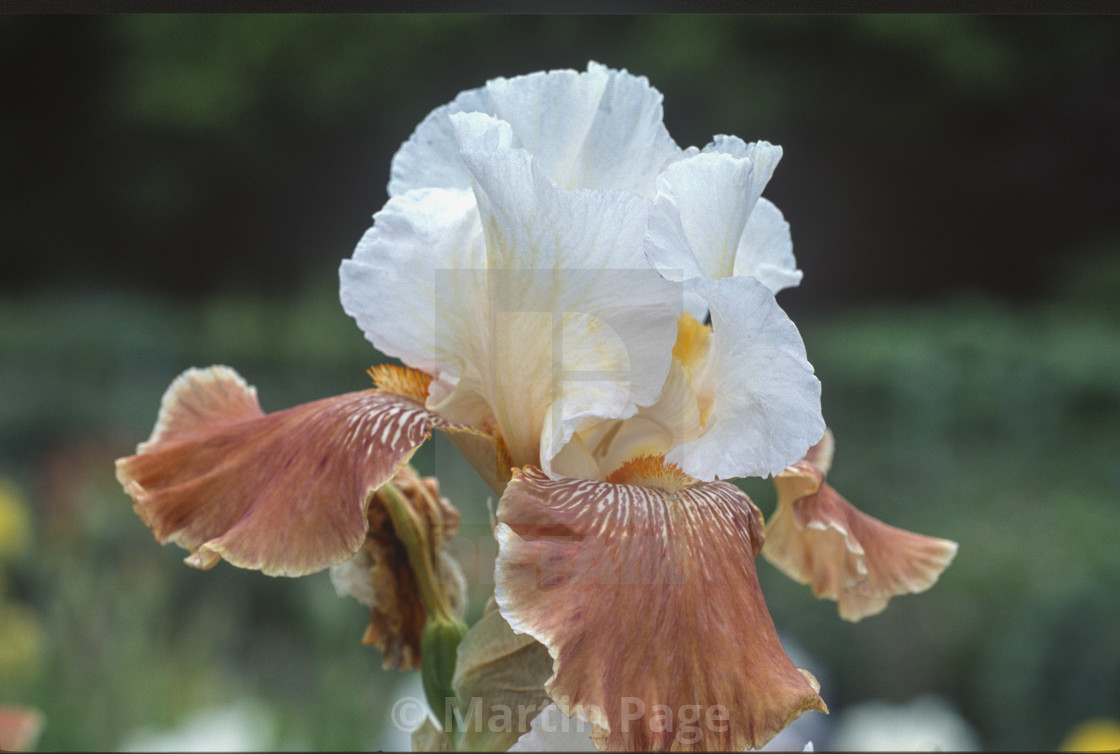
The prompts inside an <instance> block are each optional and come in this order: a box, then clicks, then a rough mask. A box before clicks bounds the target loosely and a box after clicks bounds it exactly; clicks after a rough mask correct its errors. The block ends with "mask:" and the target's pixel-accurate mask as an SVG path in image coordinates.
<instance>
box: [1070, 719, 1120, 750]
mask: <svg viewBox="0 0 1120 754" xmlns="http://www.w3.org/2000/svg"><path fill="white" fill-rule="evenodd" d="M1058 749H1059V751H1120V721H1118V720H1115V719H1113V718H1108V717H1095V718H1092V719H1091V720H1085V721H1084V722H1081V723H1078V724H1077V725H1076V726H1074V728H1073V730H1071V731H1070V732H1069V734H1068V735H1067V736H1066V737H1065V740H1064V741H1062V745H1061V746H1060V747H1058Z"/></svg>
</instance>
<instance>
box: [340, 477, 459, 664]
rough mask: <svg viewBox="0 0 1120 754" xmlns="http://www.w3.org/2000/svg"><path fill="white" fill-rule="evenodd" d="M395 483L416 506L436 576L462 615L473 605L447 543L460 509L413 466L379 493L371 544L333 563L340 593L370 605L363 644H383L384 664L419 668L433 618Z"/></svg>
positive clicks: (368, 539) (368, 541)
mask: <svg viewBox="0 0 1120 754" xmlns="http://www.w3.org/2000/svg"><path fill="white" fill-rule="evenodd" d="M392 489H395V490H396V492H397V493H399V495H400V496H401V497H403V498H404V499H405V500H407V501H408V504H409V505H408V507H409V508H410V509H411V510H412V511H414V512H415V514H416V518H417V523H418V524H419V528H420V529H421V531H423V532H424V535H425V537H426V539H427V540H428V541H429V542H431V543H433V544H431V545H428V546H427V550H428V551H429V552H430V555H431V558H432V560H433V561H434V562H433V564H432V576H433V577H434V578H435V580H436V581H437V583H439V584H441V585H443V591H444V593H445V594H446V597H447V599H448V601H449V602H450V608H451V610H452V612H454V613H455V614H456V615H458V616H462V615H463V614H464V613H465V612H466V608H467V586H466V581H465V579H464V578H463V572H462V570H461V569H460V568H459V565H458V563H457V562H456V561H455V559H454V558H452V557H451V556H450V554H449V553H448V551H447V549H448V548H447V544H448V542H449V541H450V539H451V538H452V537H454V536H455V532H456V530H457V529H458V526H459V511H457V510H456V509H455V508H454V507H452V505H451V502H450V501H449V500H448V499H447V498H445V497H443V496H442V495H440V494H439V481H438V480H436V479H435V477H424V478H420V477H419V476H418V475H417V474H416V472H415V471H414V470H413V469H412V468H411V467H409V466H405V467H403V468H402V469H401V470H400V471H398V472H397V474H396V476H394V477H393V480H392V487H391V488H390V487H382V488H381V489H379V490H378V491H377V492H376V493H374V501H375V503H376V504H371V505H370V506H369V510H368V511H367V513H366V516H367V518H368V519H369V531H368V532H367V533H366V541H365V544H363V545H362V549H360V550H358V552H357V553H355V554H354V556H353V557H352V558H350V559H349V560H347V561H346V562H345V563H341V564H339V565H336V566H332V567H331V581H332V582H333V583H334V586H335V589H336V590H337V591H338V593H339V595H349V596H352V597H354V598H355V599H357V600H358V601H359V602H361V603H362V604H363V605H366V606H368V607H369V608H370V622H369V627H368V628H367V629H366V633H365V635H364V636H363V637H362V643H363V644H369V645H371V646H374V647H377V648H378V649H379V650H381V657H382V665H383V666H384V667H385V668H386V669H388V668H394V669H396V670H419V669H420V667H421V655H420V643H421V642H420V638H421V632H422V630H423V628H424V622H425V620H426V618H427V611H426V610H425V608H424V604H423V601H422V600H421V599H419V595H420V593H421V584H420V583H418V579H417V574H416V573H415V572H414V570H413V568H412V566H411V563H410V559H409V552H408V549H407V548H406V547H405V545H404V543H403V542H402V541H401V537H400V535H399V534H398V532H397V526H396V525H394V521H393V516H392V514H391V513H390V511H392V510H393V505H394V501H393V500H389V499H386V498H387V497H388V496H390V495H391V494H393V493H392V492H391V490H392Z"/></svg>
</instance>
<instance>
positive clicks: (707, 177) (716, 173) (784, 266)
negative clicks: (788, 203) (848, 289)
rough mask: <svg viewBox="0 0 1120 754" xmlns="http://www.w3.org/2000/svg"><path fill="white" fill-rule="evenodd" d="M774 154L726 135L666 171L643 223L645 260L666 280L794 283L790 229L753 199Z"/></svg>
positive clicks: (774, 286)
mask: <svg viewBox="0 0 1120 754" xmlns="http://www.w3.org/2000/svg"><path fill="white" fill-rule="evenodd" d="M781 155H782V150H781V148H780V147H775V146H773V145H771V144H769V143H767V142H757V143H752V144H744V143H743V141H742V140H741V139H737V138H735V137H726V136H725V137H717V140H716V141H715V142H713V144H711V145H709V146H708V147H707V148H705V150H704V151H703V152H701V153H700V154H696V155H693V156H690V157H688V158H687V159H683V160H681V161H679V162H676V163H673V164H672V165H669V166H668V167H667V168H666V169H665V171H664V172H663V173H662V175H661V177H660V178H659V180H658V187H659V192H658V195H657V198H656V200H655V205H654V210H653V213H652V215H651V217H650V227H649V232H648V239H647V248H646V253H647V255H648V257H649V259H650V262H651V263H652V264H654V265H655V266H656V267H658V268H659V269H661V270H662V274H664V275H665V276H666V277H667V278H669V279H672V280H687V279H690V278H694V277H704V278H707V279H709V280H718V279H720V278H726V277H731V276H752V277H756V278H758V279H759V280H761V281H762V282H763V283H764V284H765V285H766V286H767V287H768V288H770V290H771V291H773V292H775V293H776V292H777V291H779V290H781V289H782V288H787V287H790V286H791V285H796V284H797V283H798V282H800V280H801V272H800V271H799V270H797V269H796V263H795V261H794V258H793V244H792V242H791V241H790V236H789V225H788V224H787V223H786V222H785V220H784V218H783V217H782V214H781V212H779V211H778V209H777V208H776V207H775V206H774V205H773V204H772V203H770V202H769V201H766V200H761V198H760V197H761V194H762V191H763V189H764V188H765V187H766V184H767V182H768V181H769V180H770V177H771V175H773V172H774V168H775V167H776V166H777V164H778V161H779V160H780V159H781ZM691 308H692V307H690V309H691Z"/></svg>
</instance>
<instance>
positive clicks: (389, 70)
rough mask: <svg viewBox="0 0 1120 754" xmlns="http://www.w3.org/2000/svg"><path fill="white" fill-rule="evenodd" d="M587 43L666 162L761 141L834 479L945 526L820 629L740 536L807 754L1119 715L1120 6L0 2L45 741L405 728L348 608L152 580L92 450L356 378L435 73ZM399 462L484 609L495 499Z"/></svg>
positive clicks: (14, 699)
mask: <svg viewBox="0 0 1120 754" xmlns="http://www.w3.org/2000/svg"><path fill="white" fill-rule="evenodd" d="M588 60H597V61H600V62H602V63H604V64H607V65H610V66H613V67H625V68H627V69H629V70H630V71H631V72H633V73H636V74H640V75H644V76H647V77H648V78H649V79H650V81H651V82H652V83H653V85H654V86H656V87H657V88H658V89H660V90H661V91H662V92H663V93H664V94H665V120H666V124H667V126H668V128H669V131H670V133H671V134H672V135H673V136H674V138H675V139H676V141H677V142H678V144H680V145H682V146H686V145H690V144H696V145H703V144H705V143H707V142H708V141H709V140H710V138H711V136H712V134H713V133H734V134H737V135H739V136H742V137H744V138H746V139H748V140H755V139H766V140H769V141H771V142H774V143H776V144H781V145H782V146H783V148H784V149H785V155H784V157H783V160H782V163H781V165H780V167H779V168H778V170H777V172H776V174H775V177H774V179H773V181H772V182H771V184H770V186H769V187H768V189H767V192H766V196H767V197H768V198H770V199H771V200H773V201H774V202H775V204H777V205H778V206H779V207H780V208H781V209H782V211H783V212H784V214H785V217H786V219H787V220H789V222H790V224H791V228H792V233H793V239H794V251H795V253H796V255H797V260H798V265H799V267H800V268H801V269H802V270H803V271H804V272H805V279H804V282H803V283H802V284H801V286H800V287H799V288H796V289H793V290H788V291H785V292H783V293H782V294H780V295H779V297H778V300H779V302H780V303H781V304H782V305H783V306H784V307H785V308H786V309H787V311H788V312H789V313H790V315H791V316H792V318H793V319H794V321H795V322H796V323H797V324H798V327H799V328H800V330H801V332H802V335H803V337H804V340H805V343H806V346H807V349H808V354H809V359H810V361H811V362H812V363H813V365H814V366H815V368H816V371H817V374H818V375H819V376H820V378H821V381H822V383H823V385H824V393H823V405H824V415H825V418H826V419H827V421H828V423H829V425H830V426H831V427H832V429H833V432H834V433H835V436H836V460H835V464H834V467H833V470H832V472H831V473H830V476H829V482H830V483H831V484H832V485H833V486H834V487H836V488H837V489H840V490H842V491H843V494H844V495H845V496H846V497H848V498H849V499H850V500H852V501H853V502H855V503H856V504H857V505H859V506H860V507H861V508H862V509H863V510H864V511H866V512H868V513H870V514H872V515H876V516H880V517H882V518H883V519H885V520H887V521H889V522H891V523H892V524H895V525H898V526H901V527H904V528H907V529H911V530H914V531H919V532H923V533H926V534H930V535H935V536H939V537H945V538H948V539H952V540H955V541H957V542H958V543H959V544H960V550H959V554H958V556H957V558H956V560H955V561H954V562H953V564H952V566H951V567H950V568H949V569H948V570H947V571H946V572H945V573H944V575H943V576H942V577H941V580H940V581H939V582H938V584H937V586H936V587H935V588H933V589H932V590H930V591H929V592H928V593H925V594H921V595H918V596H907V597H901V598H898V599H896V600H894V601H893V602H892V604H891V606H890V607H889V608H888V609H887V610H886V611H885V612H884V613H882V614H881V615H878V616H874V617H871V618H868V619H867V620H865V621H862V622H860V623H854V624H852V623H846V622H842V621H840V620H839V619H838V618H837V616H836V607H835V604H834V603H831V602H823V601H822V602H819V601H817V600H815V599H814V598H813V597H812V595H811V593H810V592H809V590H808V588H806V587H802V586H799V585H796V584H794V583H793V582H791V581H789V580H788V579H786V578H785V577H783V576H781V575H780V574H778V573H777V572H776V571H775V570H774V569H773V568H772V567H770V566H769V565H768V564H761V563H762V561H761V560H760V561H759V562H760V565H759V576H760V580H761V582H762V587H763V590H764V592H765V594H766V600H767V603H768V605H769V606H770V610H771V612H772V613H773V615H774V619H775V623H776V624H777V625H778V627H779V628H780V629H781V631H782V636H783V639H784V640H785V641H787V642H788V643H789V644H790V646H796V648H797V651H798V652H801V653H803V654H804V655H805V656H807V657H809V658H811V660H810V661H809V662H810V663H811V664H810V665H808V667H810V668H811V669H812V670H813V672H814V673H815V674H817V676H818V677H819V678H820V679H821V681H822V696H823V697H824V699H825V700H826V702H827V703H828V705H829V707H830V709H831V710H832V713H833V714H832V715H830V716H829V717H828V718H821V719H820V720H819V721H818V722H817V723H815V725H817V726H818V727H816V728H814V735H815V740H814V745H815V747H816V748H817V749H818V750H821V749H827V748H828V746H829V744H830V742H831V743H832V744H834V745H838V746H839V745H841V744H842V743H843V744H852V745H860V744H861V743H862V744H864V745H868V746H870V745H871V743H870V741H871V740H872V739H871V738H870V737H867V738H863V739H860V738H858V737H857V738H841V733H844V735H849V736H851V735H855V734H854V733H852V729H853V726H855V722H854V721H855V720H856V719H857V718H856V716H855V714H854V712H855V711H857V710H867V709H869V708H870V707H869V705H873V704H878V705H895V706H894V707H890V708H887V709H894V710H895V711H896V713H897V714H896V715H895V717H896V718H897V719H902V718H901V715H902V714H903V713H902V712H901V711H900V710H907V709H909V710H911V711H912V710H913V705H914V704H916V703H923V702H924V701H925V702H928V701H930V700H932V701H933V702H935V705H936V709H937V710H939V711H940V712H944V713H945V714H947V715H949V716H950V717H951V718H952V720H953V724H954V725H957V726H958V728H956V729H954V730H956V731H957V733H955V734H954V735H957V736H958V737H956V738H953V737H951V736H950V737H948V738H943V739H938V738H937V737H936V736H937V735H938V734H937V732H936V731H934V732H932V733H930V734H929V735H930V737H931V738H930V739H929V740H930V741H931V742H933V743H934V744H937V743H940V744H941V745H943V746H948V747H954V746H957V747H963V746H974V747H978V748H985V749H1053V748H1055V747H1058V746H1060V745H1062V744H1063V743H1068V742H1069V741H1070V740H1071V739H1070V736H1071V734H1072V733H1074V732H1075V731H1076V730H1077V729H1078V726H1080V725H1081V724H1083V723H1086V722H1089V721H1098V722H1099V725H1100V726H1103V727H1101V728H1098V730H1105V731H1107V725H1108V724H1109V723H1108V721H1112V723H1111V724H1113V725H1116V724H1120V547H1118V546H1117V544H1116V542H1117V540H1118V538H1120V306H1118V302H1120V212H1118V211H1117V207H1118V203H1120V149H1117V144H1116V134H1117V133H1120V19H1118V18H1115V17H1107V18H1092V17H1079V16H1062V17H1048V18H1038V17H1018V16H1005V17H982V16H959V17H957V16H953V17H943V16H916V17H912V16H853V17H830V16H790V17H770V16H742V17H713V16H650V17H609V16H602V17H580V16H532V17H510V16H497V15H494V16H489V15H488V16H473V15H455V16H426V15H413V16H376V15H370V16H366V15H355V16H337V17H336V16H289V15H277V16H238V15H221V16H212V17H210V16H177V15H151V16H91V17H85V16H82V17H51V16H44V17H32V16H6V17H0V68H2V69H3V70H4V74H3V81H4V85H3V86H4V94H3V102H4V103H5V104H4V106H3V110H2V115H0V124H2V128H3V131H2V133H3V139H0V176H2V178H0V180H2V188H3V201H2V202H0V705H24V706H30V707H35V708H37V709H39V710H40V711H41V712H42V714H43V716H44V719H45V726H44V727H43V729H42V732H41V735H40V737H39V739H38V748H40V749H43V750H60V749H68V750H120V749H128V748H136V749H149V748H157V747H159V746H163V745H166V746H171V747H173V748H181V749H200V748H206V747H207V746H212V745H217V746H226V747H230V748H244V749H258V750H260V749H271V748H279V749H340V750H341V749H347V750H353V749H357V750H367V749H374V748H400V747H407V746H408V743H409V739H408V735H407V733H406V732H403V731H399V730H397V729H396V728H395V727H394V726H393V725H392V724H391V721H390V719H389V715H390V709H391V707H392V704H393V702H394V701H395V700H396V699H398V698H399V697H401V696H402V695H405V694H411V695H413V696H417V695H419V693H420V692H419V681H418V679H417V678H415V677H412V676H409V675H403V674H394V673H391V672H389V671H384V670H382V669H381V659H380V657H379V656H378V653H377V652H376V650H373V649H370V648H368V647H363V646H362V645H361V644H360V643H359V640H360V638H361V636H362V632H363V631H364V629H365V626H366V623H367V620H368V612H367V609H366V608H364V607H362V606H361V605H360V604H358V603H357V602H356V601H354V600H352V599H349V598H347V599H340V598H339V597H338V596H337V595H336V593H335V591H334V589H333V587H332V585H331V583H330V579H329V577H328V575H327V573H325V572H324V573H320V574H317V575H314V576H311V577H307V578H301V579H294V580H293V579H282V578H269V577H265V576H262V575H261V574H259V573H254V572H248V571H241V570H238V569H236V568H233V567H231V566H229V565H227V564H221V565H219V566H218V567H217V568H215V569H214V570H212V571H207V572H203V571H197V570H194V569H191V568H189V567H187V566H185V565H183V564H182V562H181V559H182V558H183V557H184V556H185V555H186V553H185V552H184V551H182V550H180V549H178V548H176V547H174V546H169V547H160V546H158V545H157V544H156V543H155V542H154V541H153V539H152V535H151V532H150V531H149V530H148V529H147V528H146V527H145V526H144V524H143V523H142V522H141V521H140V519H139V518H138V517H137V516H136V514H135V513H134V512H133V510H132V505H131V501H130V500H129V498H128V497H127V496H126V495H125V494H124V493H123V492H122V490H121V488H120V486H119V484H118V483H117V481H116V479H115V478H114V471H113V461H114V459H116V458H118V457H120V456H124V455H128V454H130V453H132V452H133V451H134V449H135V446H136V444H137V443H138V442H140V441H142V440H144V439H146V438H147V436H148V434H149V432H150V431H151V428H152V424H153V423H154V420H155V417H156V413H157V411H158V407H159V402H160V397H161V395H162V393H163V391H164V389H165V388H166V387H167V385H168V384H169V383H170V382H171V380H172V379H174V377H175V376H176V375H178V374H179V373H180V372H181V371H183V370H184V369H185V368H187V367H190V366H207V365H210V364H229V365H232V366H234V367H235V368H236V369H237V370H238V371H239V372H240V373H241V374H243V375H244V376H245V377H246V379H247V380H248V381H249V382H250V383H252V384H255V385H256V386H257V389H258V391H259V393H260V396H261V403H262V406H263V408H264V409H265V410H266V411H268V410H276V409H280V408H284V407H287V406H291V405H295V404H297V403H302V402H306V401H309V400H313V399H316V398H320V397H325V396H329V395H335V394H338V393H342V392H346V391H350V390H358V389H362V388H365V387H367V386H368V378H367V377H366V375H365V373H364V371H365V369H366V368H367V367H368V366H369V365H371V364H375V363H380V362H382V361H383V360H384V357H382V356H381V355H380V354H378V353H376V352H374V350H373V349H372V347H371V346H369V344H368V343H367V342H366V341H365V340H364V339H363V337H362V334H361V332H360V331H359V329H358V328H357V327H356V326H355V324H354V322H353V320H351V319H350V318H349V317H347V316H346V315H345V314H344V313H343V311H342V308H341V306H340V304H339V301H338V278H337V271H338V265H339V263H340V262H341V261H342V260H343V259H344V258H347V257H348V256H349V255H350V254H351V252H352V251H353V247H354V244H355V243H356V242H357V240H358V238H359V237H360V236H361V233H362V232H363V231H364V230H365V228H366V227H367V226H368V225H369V218H370V215H371V214H372V213H373V212H374V211H376V210H377V209H378V208H380V207H381V205H382V204H383V203H384V201H385V198H386V194H385V186H386V183H387V181H388V176H389V160H390V158H391V156H392V154H393V152H394V151H395V149H396V148H397V147H398V146H399V144H400V143H401V142H402V141H403V140H404V139H406V138H407V137H408V135H409V133H410V132H411V129H412V128H413V127H414V126H415V124H416V123H418V122H419V121H420V120H421V119H422V118H423V117H424V116H425V115H426V114H427V113H428V112H429V111H430V110H431V109H433V108H434V107H436V106H438V105H440V104H443V103H444V102H447V101H449V100H450V99H452V98H453V97H454V96H455V95H456V94H457V93H458V92H459V91H461V90H463V89H468V88H472V87H475V86H479V85H481V84H482V83H484V82H485V81H486V80H487V79H489V78H492V77H495V76H500V75H505V76H513V75H517V74H520V73H527V72H531V71H536V70H542V69H549V68H561V67H563V68H568V67H570V68H577V69H582V68H584V67H585V65H586V63H587V61H588ZM400 306H402V307H407V306H409V302H408V301H401V302H400ZM415 465H416V466H417V467H418V468H419V469H420V470H421V471H422V472H423V473H438V474H439V476H440V478H441V483H442V489H443V492H444V494H446V495H448V496H449V497H450V498H451V499H452V500H453V501H454V502H455V504H456V505H457V506H458V507H459V508H460V509H461V510H462V511H463V524H462V526H461V533H460V538H459V540H458V543H457V544H456V553H457V555H458V557H459V559H460V561H461V563H462V564H463V567H464V571H465V572H466V576H467V578H468V580H469V582H470V583H471V585H472V591H471V608H470V613H469V616H470V617H471V618H477V617H478V616H479V615H481V613H482V609H483V605H484V604H485V602H486V599H487V597H488V596H489V591H490V590H491V589H492V572H491V569H492V565H493V558H494V556H495V554H496V544H495V543H494V542H493V539H492V537H491V535H490V528H489V523H488V522H489V515H490V514H489V512H488V508H487V505H488V496H489V494H490V493H489V491H488V489H487V488H486V487H485V486H484V485H483V484H482V482H481V481H479V480H477V479H476V477H475V476H474V473H473V472H472V471H471V470H470V468H469V467H468V466H467V465H466V463H465V462H463V461H461V460H460V459H459V458H458V456H457V455H456V453H455V451H454V449H453V448H452V447H451V446H450V444H449V443H443V441H442V439H441V440H439V441H437V442H436V443H433V444H429V445H427V446H425V448H423V449H422V450H421V452H420V454H419V455H418V456H417V458H416V460H415ZM744 488H745V489H746V490H747V492H748V493H749V494H750V495H751V496H752V498H753V499H754V500H755V501H756V502H757V503H758V504H759V507H761V508H762V510H763V512H764V513H769V512H770V511H771V510H773V506H774V494H773V491H772V487H771V486H770V483H769V482H768V481H762V480H748V481H747V482H745V483H744ZM908 705H909V706H908ZM810 714H811V715H815V713H810ZM816 717H818V718H819V717H820V716H819V715H818V716H816ZM888 717H889V716H888ZM842 729H843V730H842ZM868 735H870V734H868ZM900 735H901V734H900ZM947 735H948V734H947ZM1102 735H1103V734H1102ZM175 736H177V737H175ZM1084 740H1085V739H1082V740H1081V743H1079V744H1077V745H1081V746H1085V745H1087V744H1085V743H1084ZM902 743H905V741H902ZM1112 745H1113V746H1117V745H1120V744H1116V743H1113V744H1112Z"/></svg>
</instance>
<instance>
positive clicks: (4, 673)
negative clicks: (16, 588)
mask: <svg viewBox="0 0 1120 754" xmlns="http://www.w3.org/2000/svg"><path fill="white" fill-rule="evenodd" d="M42 650H43V630H42V626H41V625H40V624H39V621H38V619H37V618H36V617H35V615H34V613H32V612H31V611H30V610H28V609H27V608H25V607H22V606H20V605H13V604H7V605H4V604H0V679H15V678H27V677H29V676H32V675H34V674H35V673H36V672H37V671H38V668H39V661H40V659H41V658H42V654H43V651H42Z"/></svg>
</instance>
